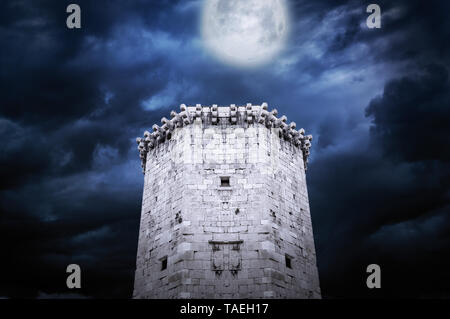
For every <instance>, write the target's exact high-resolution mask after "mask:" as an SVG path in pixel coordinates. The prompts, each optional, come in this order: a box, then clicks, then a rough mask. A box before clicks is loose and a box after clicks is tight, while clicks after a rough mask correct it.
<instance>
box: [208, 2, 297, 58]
mask: <svg viewBox="0 0 450 319" xmlns="http://www.w3.org/2000/svg"><path fill="white" fill-rule="evenodd" d="M287 20H288V19H287V11H286V8H285V3H284V0H205V3H204V6H203V13H202V21H201V32H202V37H203V41H204V45H205V47H206V48H207V49H208V51H210V52H211V53H213V54H214V55H215V56H216V57H217V58H219V59H220V60H222V61H223V62H226V63H229V64H233V65H237V66H242V67H252V66H258V65H261V64H264V63H267V62H268V61H270V60H271V59H272V58H273V57H274V56H275V55H276V54H277V53H278V52H279V51H280V50H281V49H282V47H283V45H284V42H285V40H286V35H287Z"/></svg>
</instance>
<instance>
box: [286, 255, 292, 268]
mask: <svg viewBox="0 0 450 319" xmlns="http://www.w3.org/2000/svg"><path fill="white" fill-rule="evenodd" d="M284 258H285V261H286V267H287V268H292V264H291V261H292V258H291V257H289V256H288V255H284Z"/></svg>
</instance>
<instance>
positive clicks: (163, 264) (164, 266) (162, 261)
mask: <svg viewBox="0 0 450 319" xmlns="http://www.w3.org/2000/svg"><path fill="white" fill-rule="evenodd" d="M164 269H167V256H166V257H164V258H163V259H161V270H164Z"/></svg>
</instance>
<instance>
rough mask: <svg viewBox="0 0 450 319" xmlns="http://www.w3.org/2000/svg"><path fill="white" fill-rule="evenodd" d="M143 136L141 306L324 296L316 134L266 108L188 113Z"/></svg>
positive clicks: (138, 291) (199, 109)
mask: <svg viewBox="0 0 450 319" xmlns="http://www.w3.org/2000/svg"><path fill="white" fill-rule="evenodd" d="M180 109H181V112H180V113H176V112H174V111H172V112H171V119H170V120H168V119H166V118H163V119H162V120H161V122H162V126H158V125H154V126H153V132H152V133H150V132H145V133H144V137H143V138H138V139H137V143H138V145H139V146H138V148H139V151H140V157H141V160H142V167H143V171H144V174H145V183H144V193H143V200H142V213H141V224H140V232H139V244H138V252H137V262H136V274H135V283H134V292H133V297H134V298H320V296H321V295H320V287H319V278H318V272H317V266H316V254H315V248H314V239H313V230H312V225H311V217H310V212H309V203H308V193H307V188H306V179H305V171H306V163H307V157H308V155H309V147H310V145H311V143H310V141H311V138H312V137H311V136H310V135H308V136H307V135H305V134H304V130H303V129H300V130H296V125H295V123H293V122H292V123H290V124H288V123H286V117H285V116H282V117H280V118H278V117H277V111H276V110H272V111H268V109H267V104H266V103H263V104H262V105H251V104H247V105H246V106H235V105H231V106H224V107H222V106H219V107H218V106H217V105H212V106H208V107H207V106H201V105H199V104H197V105H196V106H189V107H187V106H185V105H184V104H182V105H181V107H180Z"/></svg>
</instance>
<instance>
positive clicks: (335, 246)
mask: <svg viewBox="0 0 450 319" xmlns="http://www.w3.org/2000/svg"><path fill="white" fill-rule="evenodd" d="M77 3H78V4H79V5H80V6H81V8H82V29H81V30H68V29H67V28H66V27H65V19H66V16H67V14H66V13H65V8H66V6H67V4H69V2H67V3H66V2H64V1H33V2H24V1H4V2H2V3H1V4H0V45H1V48H2V50H0V96H1V97H2V101H1V103H0V138H1V141H2V152H1V153H0V192H1V193H0V210H1V214H0V234H1V235H0V237H1V238H0V239H1V240H0V242H1V245H2V246H1V250H2V251H3V252H4V254H3V255H2V263H1V264H0V267H1V268H0V274H1V275H0V296H10V297H20V296H25V297H44V298H45V297H50V298H53V297H55V298H56V297H58V296H67V297H78V296H89V297H124V298H128V297H130V296H131V291H132V285H133V271H134V263H135V253H136V245H137V238H138V223H139V213H140V198H141V192H142V183H143V178H142V174H141V173H140V163H139V159H138V156H137V154H136V149H135V148H136V145H135V142H134V138H135V137H136V136H140V135H142V133H143V131H144V130H145V129H149V128H150V127H151V125H152V124H153V123H158V122H159V119H160V118H161V117H162V116H167V114H168V112H169V110H170V109H176V108H177V105H179V104H180V103H187V104H195V103H202V104H212V103H219V104H230V103H239V104H241V103H247V102H253V103H260V102H263V101H266V102H269V105H270V106H271V107H276V108H278V110H279V111H280V113H281V114H283V113H285V114H286V115H288V118H289V120H292V121H296V122H297V125H298V126H304V127H305V128H306V129H307V131H309V132H311V133H313V134H314V135H315V139H314V141H313V143H314V145H313V149H312V156H311V164H310V167H309V170H308V187H309V192H310V201H311V213H312V217H313V223H314V232H315V237H316V246H317V254H318V263H319V272H320V279H321V284H322V291H323V294H324V296H329V297H344V296H364V295H367V296H372V295H374V294H375V295H385V296H402V295H407V294H410V295H413V296H448V287H447V286H445V285H444V284H443V282H444V281H445V280H447V282H448V281H449V280H448V275H446V274H445V269H448V266H449V261H448V260H447V259H445V258H443V257H442V256H446V254H445V253H446V252H447V251H448V250H449V236H448V234H449V228H448V227H449V226H448V225H449V219H448V216H449V214H448V209H449V206H450V205H449V198H448V193H449V192H448V187H449V185H448V181H449V180H450V178H449V177H450V176H449V174H450V170H449V167H448V159H449V153H448V147H446V145H448V142H449V140H448V136H450V134H449V133H450V132H449V126H448V123H449V120H450V118H449V117H450V116H449V103H448V102H449V93H448V92H450V90H449V82H448V70H447V69H446V67H445V65H448V63H447V62H448V57H449V52H448V50H449V47H448V43H449V42H448V41H447V40H448V38H449V32H450V27H449V22H448V19H447V18H446V16H445V14H446V12H448V4H447V3H442V2H438V1H436V2H426V3H425V2H423V1H402V2H398V1H394V2H392V1H389V2H380V3H379V4H380V6H381V8H382V14H383V18H382V29H380V30H368V29H367V28H365V27H364V25H365V24H364V23H365V19H366V17H367V14H366V13H365V7H366V5H367V3H362V2H360V1H350V2H345V3H344V2H338V1H291V2H290V4H289V5H290V18H291V25H290V39H289V43H288V46H287V47H286V48H285V50H284V52H283V54H282V55H281V56H280V57H278V60H276V61H275V62H274V63H273V64H269V65H267V66H264V67H261V68H259V69H248V70H241V69H236V68H233V67H230V66H226V65H222V64H221V63H220V62H218V61H217V60H215V59H214V58H213V57H211V56H210V55H209V54H208V53H206V52H204V50H203V47H202V45H201V39H199V37H200V35H199V32H198V31H199V30H198V29H199V28H198V24H197V21H198V19H199V14H200V8H201V1H177V2H174V1H143V0H142V1H120V2H119V1H105V2H99V1H78V2H77ZM370 127H371V128H370ZM369 128H370V129H369ZM435 256H439V258H438V259H439V260H438V259H437V258H436V257H435ZM69 263H78V264H80V265H81V267H82V271H83V276H85V277H83V278H84V279H83V280H84V283H85V285H84V287H83V291H82V292H81V293H80V294H70V295H67V293H68V291H67V288H66V287H65V279H66V274H65V267H66V266H67V265H68V264H69ZM369 263H379V264H380V265H381V266H382V270H383V278H384V279H383V285H385V287H386V288H383V289H382V291H379V292H370V291H367V289H365V286H364V283H365V276H366V274H365V272H364V271H365V267H366V266H367V265H368V264H369ZM30 268H31V269H32V270H30ZM441 269H442V271H440V270H441ZM31 271H32V275H30V276H28V275H26V274H27V273H30V272H31ZM415 274H419V277H420V279H418V280H416V283H415V284H411V283H409V282H408V278H409V277H410V276H412V275H414V276H415ZM343 287H346V288H343Z"/></svg>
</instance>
